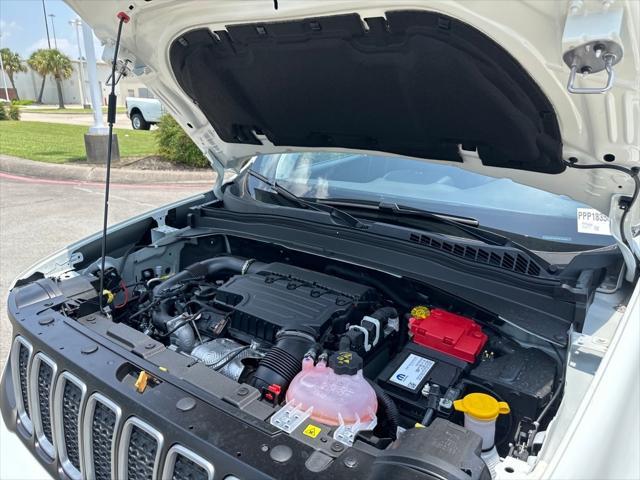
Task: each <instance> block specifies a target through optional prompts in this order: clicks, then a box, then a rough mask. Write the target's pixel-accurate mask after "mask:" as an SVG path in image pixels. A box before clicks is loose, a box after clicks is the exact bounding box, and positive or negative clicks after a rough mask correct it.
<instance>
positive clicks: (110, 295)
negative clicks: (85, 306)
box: [102, 288, 115, 303]
mask: <svg viewBox="0 0 640 480" xmlns="http://www.w3.org/2000/svg"><path fill="white" fill-rule="evenodd" d="M102 294H103V295H104V296H105V297H107V303H111V302H113V299H114V298H115V295H114V294H113V292H112V291H111V290H107V289H106V288H105V289H104V290H103V291H102Z"/></svg>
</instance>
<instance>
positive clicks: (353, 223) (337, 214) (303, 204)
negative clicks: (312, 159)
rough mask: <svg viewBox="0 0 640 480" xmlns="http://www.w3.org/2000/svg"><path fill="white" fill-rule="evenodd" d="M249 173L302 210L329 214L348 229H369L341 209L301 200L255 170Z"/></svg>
mask: <svg viewBox="0 0 640 480" xmlns="http://www.w3.org/2000/svg"><path fill="white" fill-rule="evenodd" d="M248 173H249V175H251V176H252V177H254V178H257V179H258V180H260V181H261V182H263V183H265V184H267V185H269V187H271V188H272V189H273V191H274V192H276V193H277V194H278V195H280V196H281V197H282V198H284V199H285V200H287V201H289V202H291V203H293V204H295V205H297V206H298V207H300V208H306V209H310V210H316V211H318V212H323V213H328V214H329V215H330V216H331V218H332V219H334V220H336V221H337V222H340V223H342V224H343V225H346V226H348V227H352V228H361V229H365V228H368V227H367V225H366V224H364V223H362V222H361V221H360V220H358V219H357V218H356V217H354V216H353V215H351V214H349V213H347V212H345V211H344V210H340V209H339V208H336V207H334V206H332V205H327V204H323V203H317V202H312V201H310V200H306V199H304V198H301V197H299V196H297V195H296V194H295V193H293V192H291V191H290V190H288V189H286V188H285V187H283V186H282V185H280V184H279V183H278V182H277V181H275V180H269V179H268V178H267V177H265V176H263V175H261V174H259V173H257V172H255V171H253V170H248Z"/></svg>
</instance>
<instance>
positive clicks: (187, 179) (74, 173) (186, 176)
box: [0, 155, 216, 184]
mask: <svg viewBox="0 0 640 480" xmlns="http://www.w3.org/2000/svg"><path fill="white" fill-rule="evenodd" d="M0 172H4V173H10V174H13V175H22V176H26V177H35V178H46V179H51V180H76V181H80V182H104V179H105V174H106V168H105V167H103V166H80V165H65V164H52V163H44V162H36V161H33V160H26V159H24V158H18V157H11V156H9V155H0ZM215 178H216V174H215V172H214V171H213V170H211V171H204V172H194V171H188V170H137V169H134V168H119V167H118V168H112V169H111V181H112V182H113V183H130V184H154V183H159V184H168V183H182V184H189V183H194V184H203V183H204V184H209V183H213V182H214V181H215Z"/></svg>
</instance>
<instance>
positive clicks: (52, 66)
mask: <svg viewBox="0 0 640 480" xmlns="http://www.w3.org/2000/svg"><path fill="white" fill-rule="evenodd" d="M34 56H35V57H34ZM32 59H33V64H32V63H29V65H30V66H31V68H33V69H34V70H35V71H36V72H38V73H39V74H40V75H42V77H43V80H42V88H41V89H40V95H39V97H38V101H40V102H42V91H43V90H44V78H46V76H47V75H51V76H53V78H54V80H55V81H56V86H57V87H58V108H64V98H63V97H62V80H65V79H67V78H69V77H71V74H72V73H73V65H72V64H71V60H70V59H69V57H67V56H66V55H65V54H64V53H62V52H61V51H60V50H56V49H55V48H52V49H43V50H36V51H35V52H34V53H33V55H31V57H30V58H29V62H31V60H32Z"/></svg>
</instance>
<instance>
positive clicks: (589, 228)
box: [576, 208, 611, 235]
mask: <svg viewBox="0 0 640 480" xmlns="http://www.w3.org/2000/svg"><path fill="white" fill-rule="evenodd" d="M576 218H577V220H578V232H579V233H591V234H594V235H611V229H610V228H609V217H607V216H606V215H605V214H604V213H600V212H599V211H598V210H596V209H595V208H578V211H577V213H576Z"/></svg>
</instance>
